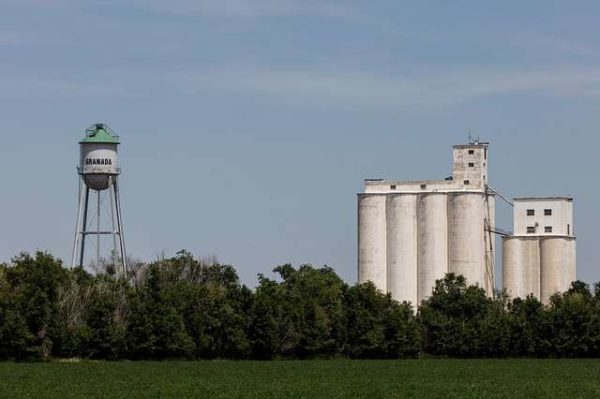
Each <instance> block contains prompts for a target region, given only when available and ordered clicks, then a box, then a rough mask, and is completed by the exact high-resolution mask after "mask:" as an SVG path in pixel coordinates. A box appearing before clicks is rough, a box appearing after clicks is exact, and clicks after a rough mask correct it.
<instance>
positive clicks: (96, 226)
mask: <svg viewBox="0 0 600 399" xmlns="http://www.w3.org/2000/svg"><path fill="white" fill-rule="evenodd" d="M79 145H80V163H79V166H78V167H77V171H78V173H79V200H78V207H77V208H78V209H77V225H76V229H75V241H74V244H73V257H72V260H71V266H72V267H75V266H80V267H83V264H84V260H85V249H86V239H87V238H88V236H95V238H96V240H95V244H96V265H99V263H100V259H101V246H100V245H101V237H103V236H104V237H110V238H112V249H113V251H112V254H111V257H112V263H113V265H114V267H115V271H118V272H121V273H123V274H125V272H126V271H127V257H126V253H125V239H124V237H123V219H122V216H121V200H120V198H119V184H118V177H119V174H120V173H121V168H120V167H119V158H118V151H117V147H118V146H119V136H117V134H115V132H113V131H112V130H111V129H110V128H109V127H108V126H107V125H105V124H103V123H96V124H94V125H92V126H90V127H89V128H88V129H86V131H85V137H84V138H83V139H82V140H81V141H80V142H79ZM90 191H92V192H93V193H95V195H96V204H95V209H90ZM107 197H108V198H107ZM107 200H108V202H109V203H110V205H108V204H107V203H106V202H107ZM92 208H94V207H93V206H92ZM90 211H92V212H93V213H92V212H90ZM107 213H108V215H107Z"/></svg>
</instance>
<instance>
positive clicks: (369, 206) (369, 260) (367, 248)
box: [358, 194, 387, 289]
mask: <svg viewBox="0 0 600 399" xmlns="http://www.w3.org/2000/svg"><path fill="white" fill-rule="evenodd" d="M386 202H387V197H386V196H385V195H381V194H360V195H359V196H358V262H359V265H360V267H359V268H358V281H359V282H360V283H364V282H367V281H372V282H373V283H374V284H375V286H376V287H378V288H380V289H381V287H387V253H386V247H387V227H386V209H385V208H386ZM384 289H385V288H384Z"/></svg>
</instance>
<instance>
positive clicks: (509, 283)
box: [502, 236, 576, 303]
mask: <svg viewBox="0 0 600 399" xmlns="http://www.w3.org/2000/svg"><path fill="white" fill-rule="evenodd" d="M502 246H503V248H502V253H503V266H502V281H503V286H504V288H505V289H506V291H507V293H508V294H509V295H510V296H511V297H512V298H516V297H521V298H525V297H526V296H528V295H530V294H533V295H534V296H535V297H537V298H540V300H541V301H542V302H543V303H548V301H549V299H550V297H551V296H552V295H553V294H554V293H556V292H563V291H566V290H567V289H569V286H570V284H571V282H572V281H574V280H575V257H576V254H575V237H568V236H508V237H504V238H503V240H502Z"/></svg>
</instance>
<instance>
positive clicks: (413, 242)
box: [386, 194, 418, 303]
mask: <svg viewBox="0 0 600 399" xmlns="http://www.w3.org/2000/svg"><path fill="white" fill-rule="evenodd" d="M417 196H418V195H417V194H390V195H389V196H388V197H387V210H386V214H387V290H388V292H390V293H391V294H392V298H394V299H396V300H398V301H408V302H411V303H417V248H418V245H417Z"/></svg>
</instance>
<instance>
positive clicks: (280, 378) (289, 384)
mask: <svg viewBox="0 0 600 399" xmlns="http://www.w3.org/2000/svg"><path fill="white" fill-rule="evenodd" d="M0 397H3V398H5V397H6V398H19V397H28V398H49V397H53V398H75V397H77V398H81V397H88V398H89V397H120V398H134V397H140V398H142V397H143V398H159V397H160V398H165V397H174V398H192V397H197V398H316V397H322V398H348V397H354V398H357V397H361V398H404V397H406V398H436V397H437V398H450V397H453V398H529V399H530V398H561V397H564V398H577V397H580V398H600V360H438V359H428V360H401V361H352V360H331V361H327V360H322V361H319V360H318V361H275V362H233V361H212V362H176V361H171V362H114V363H111V362H90V361H82V362H57V363H33V364H17V363H0Z"/></svg>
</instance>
